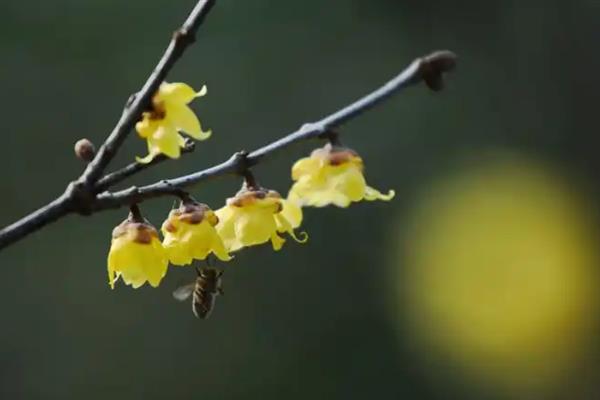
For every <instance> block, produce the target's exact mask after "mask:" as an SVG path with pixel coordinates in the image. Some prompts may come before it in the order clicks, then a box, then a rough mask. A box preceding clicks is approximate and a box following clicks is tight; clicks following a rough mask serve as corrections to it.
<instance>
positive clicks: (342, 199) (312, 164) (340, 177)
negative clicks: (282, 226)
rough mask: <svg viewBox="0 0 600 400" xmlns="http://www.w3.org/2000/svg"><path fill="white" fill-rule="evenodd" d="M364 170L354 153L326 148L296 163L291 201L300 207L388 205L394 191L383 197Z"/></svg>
mask: <svg viewBox="0 0 600 400" xmlns="http://www.w3.org/2000/svg"><path fill="white" fill-rule="evenodd" d="M363 170H364V165H363V160H362V158H361V157H360V156H359V155H358V154H357V153H356V152H355V151H353V150H350V149H348V148H345V147H340V146H332V145H331V144H327V145H325V146H324V147H322V148H319V149H316V150H314V151H313V152H312V154H311V155H310V157H305V158H302V159H300V160H298V161H296V163H295V164H294V166H293V167H292V179H293V180H294V184H293V185H292V188H291V189H290V192H289V195H288V199H289V200H290V201H292V202H295V203H296V204H299V205H300V206H313V207H324V206H327V205H329V204H333V205H336V206H338V207H348V206H349V205H350V203H352V202H357V201H361V200H369V201H371V200H385V201H389V200H391V199H392V198H393V197H394V194H395V193H394V191H393V190H390V191H389V192H388V193H387V194H382V193H381V192H379V191H378V190H376V189H374V188H372V187H370V186H368V185H367V183H366V181H365V177H364V175H363Z"/></svg>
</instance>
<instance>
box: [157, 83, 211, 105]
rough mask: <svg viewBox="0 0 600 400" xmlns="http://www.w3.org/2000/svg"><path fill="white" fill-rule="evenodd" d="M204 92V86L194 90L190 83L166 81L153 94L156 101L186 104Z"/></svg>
mask: <svg viewBox="0 0 600 400" xmlns="http://www.w3.org/2000/svg"><path fill="white" fill-rule="evenodd" d="M205 94H206V86H203V87H202V89H200V92H196V91H195V90H194V89H193V88H192V87H191V86H190V85H188V84H186V83H181V82H175V83H166V82H163V83H162V84H161V85H160V88H159V89H158V93H157V94H156V96H155V99H156V101H158V102H164V103H166V104H168V103H178V104H188V103H189V102H191V101H192V100H194V98H196V97H200V96H204V95H205Z"/></svg>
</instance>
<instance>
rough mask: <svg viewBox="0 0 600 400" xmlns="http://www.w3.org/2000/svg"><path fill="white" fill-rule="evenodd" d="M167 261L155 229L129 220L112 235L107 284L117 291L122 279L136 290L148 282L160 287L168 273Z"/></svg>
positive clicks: (130, 218)
mask: <svg viewBox="0 0 600 400" xmlns="http://www.w3.org/2000/svg"><path fill="white" fill-rule="evenodd" d="M167 266H168V260H167V256H166V253H165V250H164V249H163V247H162V244H161V243H160V240H159V238H158V232H157V231H156V229H155V228H154V227H153V226H152V225H150V224H149V223H147V222H137V221H134V219H133V218H132V217H131V216H130V217H129V218H128V219H126V220H125V221H123V222H122V223H121V224H120V225H119V226H117V227H116V228H115V229H114V230H113V233H112V243H111V246H110V251H109V253H108V283H109V285H110V287H111V288H113V289H114V286H115V282H116V280H117V279H119V277H122V278H123V282H125V284H127V285H131V286H133V287H134V288H135V289H137V288H139V287H140V286H142V285H143V284H144V283H146V281H147V282H148V283H150V285H152V286H153V287H157V286H158V284H159V283H160V281H161V279H162V278H163V277H164V276H165V274H166V273H167Z"/></svg>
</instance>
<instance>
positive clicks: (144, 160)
mask: <svg viewBox="0 0 600 400" xmlns="http://www.w3.org/2000/svg"><path fill="white" fill-rule="evenodd" d="M154 156H155V154H152V153H150V154H148V155H147V156H145V157H138V156H136V157H135V161H137V162H138V163H140V164H148V163H149V162H151V161H152V160H153V159H154Z"/></svg>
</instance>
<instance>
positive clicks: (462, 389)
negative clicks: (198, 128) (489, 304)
mask: <svg viewBox="0 0 600 400" xmlns="http://www.w3.org/2000/svg"><path fill="white" fill-rule="evenodd" d="M193 3H194V2H193V1H192V0H185V1H176V2H169V3H168V4H167V2H164V1H159V0H146V1H143V2H142V1H128V2H122V1H114V0H87V1H75V0H55V1H52V2H42V1H33V2H32V1H28V2H25V1H16V0H5V1H3V3H2V6H1V9H2V11H3V17H4V18H3V23H2V24H1V25H0V49H1V50H2V54H3V57H2V67H1V69H2V74H1V75H0V76H1V77H2V78H1V79H2V84H3V87H4V93H5V95H4V96H2V99H1V100H0V103H1V107H2V110H3V111H4V115H5V116H6V117H5V118H4V130H5V134H4V138H5V139H4V142H3V145H4V149H5V150H6V151H5V152H4V157H3V163H4V165H5V168H4V169H3V170H2V172H1V173H0V174H1V177H2V179H1V180H0V190H1V191H2V193H3V196H2V200H1V201H2V207H1V208H0V224H2V225H4V224H6V223H9V222H11V221H12V220H14V219H16V218H18V217H20V216H22V215H24V214H25V213H27V212H28V211H30V210H31V209H33V208H35V207H38V206H40V205H42V204H43V203H44V202H46V201H47V200H49V199H50V198H52V196H55V195H57V194H58V193H59V192H60V191H61V190H62V188H63V187H64V186H65V184H66V183H67V182H68V181H69V179H71V178H72V177H75V176H76V175H77V174H78V173H79V171H80V169H81V167H82V166H81V164H80V162H79V161H78V160H77V159H76V158H75V157H74V156H73V155H72V145H73V143H74V142H75V141H76V140H77V139H79V138H80V137H82V136H86V137H89V138H90V139H91V140H93V141H94V142H95V143H97V144H99V143H101V141H102V140H103V138H104V137H105V136H106V134H107V133H108V131H109V130H110V129H111V128H112V126H113V124H114V123H115V121H116V119H117V118H118V116H119V114H120V110H121V107H122V105H123V104H124V102H125V101H126V99H127V97H128V96H129V95H130V94H131V93H132V92H134V91H135V90H136V89H138V88H139V87H140V85H141V83H142V82H143V80H144V79H145V78H146V76H147V74H148V73H149V72H150V70H151V69H152V68H153V66H154V63H155V62H156V60H157V59H158V57H159V55H160V54H161V53H162V51H163V49H164V46H165V45H166V43H167V40H168V39H169V38H170V34H171V32H172V31H173V30H174V29H175V28H176V27H177V25H178V24H179V23H180V22H181V21H182V20H183V18H184V17H185V14H186V13H187V12H188V11H189V9H190V8H191V7H192V5H193ZM599 16H600V3H598V2H596V1H591V0H587V1H584V0H582V1H575V2H572V1H567V0H550V1H544V2H541V1H535V0H532V1H528V2H518V1H515V0H513V1H491V2H477V1H474V0H468V1H467V0H461V1H458V2H442V1H430V2H421V1H403V2H398V1H391V0H371V1H367V0H331V1H328V2H322V1H317V0H306V1H302V2H289V1H286V2H282V1H269V0H256V1H233V0H219V2H218V4H217V6H216V7H215V9H214V10H213V11H212V12H211V14H210V15H209V17H208V19H207V21H206V24H205V26H203V27H202V28H201V31H200V34H199V37H198V41H197V43H196V45H195V46H194V47H193V48H192V49H191V50H190V51H189V53H186V55H185V57H184V59H183V61H182V62H181V63H179V64H178V66H177V67H176V68H175V70H174V71H173V73H172V75H171V79H172V80H176V81H179V80H181V81H185V82H189V83H190V84H192V85H194V86H197V87H200V85H201V84H203V83H206V84H207V85H208V90H209V92H208V95H207V96H206V97H205V98H203V99H202V101H201V102H198V104H195V105H194V107H195V109H196V111H197V112H198V114H199V116H200V117H201V119H202V121H203V123H204V126H205V127H206V128H211V129H213V132H214V135H213V137H212V138H211V139H210V140H209V141H208V142H203V143H200V144H199V146H197V150H196V152H195V153H194V154H193V155H191V156H187V157H186V158H185V159H184V160H182V161H179V162H173V163H165V164H164V165H162V166H161V167H160V168H157V169H154V170H152V171H148V172H145V173H144V174H142V175H140V176H138V177H137V178H136V182H137V183H144V182H150V181H153V180H156V179H161V178H164V177H167V176H173V175H176V174H181V173H184V172H188V171H193V170H197V169H199V168H202V167H205V166H208V165H211V164H213V163H215V162H217V161H221V160H222V159H224V158H226V157H228V156H229V155H230V154H231V153H232V152H233V151H235V150H237V149H240V148H246V149H252V148H255V147H257V146H259V145H262V144H264V143H266V142H267V141H270V140H273V139H275V138H277V137H279V136H281V135H282V134H284V133H287V132H290V131H292V130H294V129H296V128H297V127H299V126H300V125H301V124H302V123H304V122H306V121H310V120H312V119H316V118H319V117H320V116H322V115H324V114H327V113H329V112H331V111H333V110H335V109H337V108H338V107H340V106H342V105H345V104H347V103H348V102H349V101H352V100H354V99H355V98H356V97H358V96H360V95H362V94H364V93H365V92H367V91H369V90H371V89H372V88H374V87H375V86H377V85H379V84H380V83H382V82H383V81H385V80H386V79H388V78H390V77H391V76H392V75H393V74H395V73H396V72H398V71H399V70H400V69H401V68H402V67H404V66H405V65H406V64H407V63H408V62H410V60H411V59H412V58H414V57H416V56H420V55H422V54H424V53H426V52H428V51H430V50H434V49H438V48H449V49H452V50H453V51H455V52H457V53H458V54H459V56H460V57H461V58H460V64H459V69H458V70H457V72H456V73H455V74H453V75H452V77H451V79H450V82H449V86H448V90H447V91H445V92H443V93H442V94H440V95H433V94H431V93H428V92H427V91H426V90H425V89H424V88H422V87H421V88H413V89H411V90H410V91H408V92H407V93H405V94H403V95H401V96H399V97H397V98H395V99H393V100H392V101H390V102H388V103H386V104H385V105H384V106H382V107H380V108H378V109H377V110H374V111H372V112H371V113H369V114H368V115H366V116H364V117H362V118H361V119H359V120H357V121H353V122H352V123H350V124H348V126H347V127H345V129H344V134H345V141H346V144H348V145H350V146H352V147H354V148H355V149H357V150H358V151H359V152H360V153H361V155H362V156H363V159H364V160H365V163H366V165H367V180H368V181H369V182H370V183H371V184H372V185H373V186H375V187H385V188H388V187H390V188H395V189H396V190H397V196H396V199H395V200H394V202H393V203H371V204H359V205H356V206H352V208H351V209H349V210H339V209H333V208H328V209H324V210H308V211H307V213H306V214H307V215H306V225H305V226H306V229H307V230H308V232H309V234H310V235H311V239H310V241H309V243H307V244H306V245H303V246H301V245H290V246H289V247H288V248H287V249H285V251H283V252H280V253H277V254H274V253H273V252H272V251H271V250H270V249H268V248H266V247H265V248H258V249H251V250H249V251H247V252H244V253H242V254H240V256H239V257H238V259H237V260H236V262H235V263H234V264H232V265H228V266H227V267H226V271H225V277H224V278H225V281H224V285H225V291H226V295H225V296H224V297H222V298H219V303H218V304H217V307H216V309H215V313H214V315H213V316H212V317H211V319H210V320H209V321H203V322H198V321H197V320H195V319H194V318H193V317H192V314H191V310H190V307H189V306H188V305H182V304H177V303H175V302H174V301H172V299H171V294H170V292H171V290H172V289H173V288H174V287H176V286H177V285H178V284H179V283H180V282H181V281H182V280H186V279H188V278H189V277H190V274H191V271H190V270H186V269H176V270H172V271H171V272H170V273H169V275H168V276H167V279H166V281H164V283H163V285H162V286H161V287H160V288H159V289H156V290H153V289H150V288H143V289H140V290H138V291H133V290H130V289H129V288H126V287H119V288H118V289H116V290H114V291H112V292H111V291H110V289H109V288H108V285H107V283H106V265H105V257H106V252H107V250H108V246H109V239H110V232H111V229H112V227H113V226H114V225H116V224H117V223H118V222H120V221H121V220H122V219H123V217H124V212H123V211H111V212H107V213H103V214H99V215H96V216H93V217H90V218H83V217H78V216H71V217H68V218H66V219H64V220H62V221H60V222H58V223H56V224H54V225H52V226H50V227H48V228H46V229H44V230H43V231H40V232H39V233H37V234H35V235H33V236H31V237H29V238H27V239H26V240H24V241H22V242H21V243H18V244H16V245H14V246H12V247H11V248H9V249H7V250H5V251H3V252H2V253H0V263H1V265H2V267H3V270H4V272H5V274H4V285H3V290H1V291H0V312H1V313H2V314H3V315H4V316H5V317H4V320H3V329H2V330H0V342H1V343H2V346H0V397H2V398H5V397H6V398H11V399H21V398H23V399H25V398H26V399H30V398H46V399H52V398H57V399H58V398H60V399H64V398H81V397H85V398H86V399H90V400H93V399H104V398H106V397H108V396H110V397H111V398H112V399H127V398H142V397H143V398H144V399H159V398H160V399H162V398H165V397H168V398H177V399H179V398H196V397H200V396H202V397H203V398H208V399H210V398H229V399H236V398H248V397H261V398H265V399H269V398H281V397H282V396H284V397H285V398H288V399H295V398H302V399H305V398H307V397H310V398H311V399H315V400H316V399H324V398H327V399H332V398H339V399H342V398H365V397H371V396H373V397H389V398H397V397H400V396H407V397H410V398H419V399H427V398H449V397H460V398H482V397H483V398H493V397H494V393H489V392H486V393H485V396H482V395H481V393H480V392H478V389H477V386H476V385H475V384H472V385H471V384H469V385H464V384H463V379H462V378H461V377H459V376H457V375H456V374H454V373H453V372H452V371H451V367H448V368H445V367H441V366H440V367H439V368H434V367H432V366H431V365H427V364H423V363H422V362H421V360H422V358H423V357H426V356H425V355H424V353H422V352H419V350H417V348H416V347H415V346H413V344H412V342H411V340H410V339H409V338H410V335H409V334H408V332H405V330H404V329H403V328H402V329H400V330H397V329H396V328H397V321H398V318H399V317H402V314H400V315H399V314H397V313H396V312H395V311H394V310H393V308H390V307H388V305H389V304H388V299H389V298H391V297H392V296H395V295H396V294H397V288H396V287H394V285H390V281H389V279H388V278H389V276H391V275H390V273H396V272H398V270H404V268H405V267H406V266H405V265H403V264H402V263H399V262H398V261H397V260H394V261H389V260H390V259H391V258H393V257H392V256H391V255H392V254H396V248H397V247H398V240H399V239H400V238H399V237H398V235H399V234H398V229H401V228H402V227H403V226H405V225H406V224H408V222H409V220H410V210H412V206H413V204H414V203H416V202H418V201H419V199H420V198H419V197H418V193H419V190H418V189H420V188H422V187H428V186H429V184H430V182H431V181H432V180H435V179H436V178H438V177H443V176H446V171H447V170H448V169H449V168H452V167H453V166H454V165H457V164H460V163H461V162H462V161H461V160H463V159H464V158H468V157H471V156H473V155H477V154H480V153H482V152H485V151H487V150H488V149H495V148H504V149H510V150H512V151H519V152H521V153H523V154H526V155H528V156H532V157H535V158H538V159H541V160H545V162H547V163H549V164H551V165H553V166H554V168H556V169H558V170H560V171H563V172H565V173H566V174H567V175H568V176H575V177H577V181H578V182H580V184H579V187H580V188H581V190H582V191H583V193H584V195H587V196H590V199H591V201H592V202H595V201H597V183H596V182H597V178H598V173H597V171H598V157H597V155H596V152H597V150H596V146H594V143H595V139H594V138H595V136H596V130H597V124H596V118H595V117H596V115H595V111H596V107H597V101H596V99H597V92H598V89H599V84H598V83H599V80H598V76H597V74H595V73H594V71H596V70H598V68H599V67H600V56H598V53H597V52H596V51H595V49H596V48H597V43H598V38H599V37H598V35H599V31H598V29H597V21H598V17H599ZM311 147H312V146H311V144H305V145H300V146H298V147H297V148H296V149H293V150H291V151H289V152H288V153H287V154H285V155H281V156H278V157H276V158H275V159H273V160H271V161H270V162H268V163H266V164H263V165H261V166H260V167H259V168H258V169H257V174H258V175H259V178H260V180H261V181H262V182H264V184H265V185H269V186H271V187H273V188H274V189H278V190H280V191H281V192H284V193H285V191H286V189H287V187H288V186H289V184H290V179H289V168H290V166H291V163H292V161H293V160H294V159H296V158H299V157H301V156H303V155H305V154H307V153H308V152H309V151H310V150H311ZM144 150H145V148H144V143H143V142H142V141H141V140H138V139H137V138H135V137H134V136H133V135H132V137H131V138H130V140H128V141H127V143H126V146H125V147H124V148H123V149H122V151H121V153H120V154H119V156H118V157H117V160H115V164H114V166H115V167H116V166H118V165H122V164H124V163H126V162H129V161H130V160H131V159H132V157H133V155H135V154H142V152H143V151H144ZM238 185H239V182H236V181H235V180H234V179H224V180H221V181H216V182H211V183H208V184H206V185H203V186H200V187H198V188H197V189H195V190H194V193H193V194H194V195H195V196H196V197H197V198H199V199H201V200H202V201H205V202H207V203H209V204H210V205H212V206H213V207H218V206H219V205H220V204H221V203H222V202H223V199H224V198H225V197H227V196H229V195H230V194H231V193H233V192H234V191H235V190H237V187H238ZM170 206H171V201H170V200H169V199H162V200H157V201H155V202H151V203H149V204H148V205H147V206H145V207H144V210H145V211H146V213H147V215H148V216H149V217H150V219H151V220H152V221H153V222H154V223H155V224H159V223H160V222H162V220H163V219H164V218H165V217H166V214H167V210H168V208H169V207H170ZM392 216H396V217H395V218H391V217H392ZM590 223H595V220H593V216H592V215H590ZM392 276H393V275H392ZM390 288H391V290H389V289H390ZM390 310H391V311H390ZM590 318H591V319H595V318H592V317H591V316H590ZM398 338H400V341H398ZM398 343H400V344H399V345H398ZM587 354H588V357H589V360H588V361H589V365H590V367H589V368H586V369H584V370H582V371H581V372H580V374H579V375H578V377H577V380H576V381H574V382H575V383H576V384H574V385H573V387H575V388H576V389H574V390H576V391H577V392H576V393H575V394H574V395H573V396H571V398H573V397H575V398H586V396H587V397H588V398H589V397H591V394H593V393H594V390H598V388H597V384H596V381H597V379H598V371H599V369H598V367H597V358H598V354H599V353H598V349H597V345H595V344H594V343H592V344H591V345H590V346H589V347H588V348H587ZM502 396H503V395H501V394H498V397H499V398H505V397H502ZM565 398H569V397H565Z"/></svg>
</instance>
